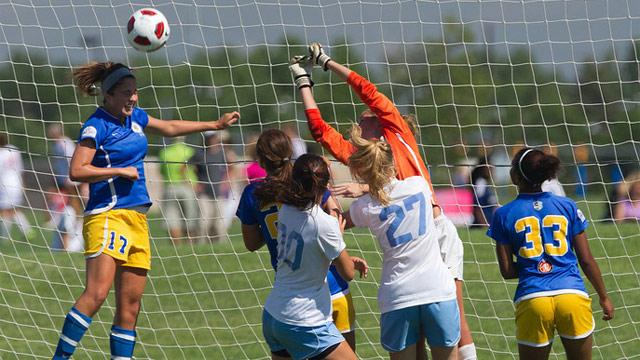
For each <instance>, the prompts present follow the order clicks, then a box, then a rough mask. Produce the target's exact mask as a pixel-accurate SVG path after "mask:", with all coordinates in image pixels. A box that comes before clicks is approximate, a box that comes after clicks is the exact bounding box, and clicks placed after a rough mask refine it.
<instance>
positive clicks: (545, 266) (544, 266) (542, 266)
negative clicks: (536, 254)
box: [538, 259, 553, 274]
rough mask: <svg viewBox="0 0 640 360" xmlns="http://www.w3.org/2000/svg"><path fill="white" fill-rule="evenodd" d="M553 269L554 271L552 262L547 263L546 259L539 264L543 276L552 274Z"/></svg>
mask: <svg viewBox="0 0 640 360" xmlns="http://www.w3.org/2000/svg"><path fill="white" fill-rule="evenodd" d="M552 269H553V265H551V263H550V262H547V261H546V260H544V259H542V260H540V262H539V263H538V271H539V272H541V273H543V274H546V273H548V272H551V270H552Z"/></svg>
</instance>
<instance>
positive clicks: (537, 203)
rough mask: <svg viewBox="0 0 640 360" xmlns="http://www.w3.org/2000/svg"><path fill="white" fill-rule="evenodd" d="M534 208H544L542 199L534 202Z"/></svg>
mask: <svg viewBox="0 0 640 360" xmlns="http://www.w3.org/2000/svg"><path fill="white" fill-rule="evenodd" d="M533 209H534V210H536V211H540V210H542V201H539V200H536V201H534V202H533Z"/></svg>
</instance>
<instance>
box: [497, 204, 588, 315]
mask: <svg viewBox="0 0 640 360" xmlns="http://www.w3.org/2000/svg"><path fill="white" fill-rule="evenodd" d="M587 225H588V223H587V220H586V218H585V217H584V214H583V213H582V211H580V210H579V209H578V207H577V206H576V203H575V202H573V200H571V199H568V198H566V197H561V196H556V195H553V194H551V193H548V192H541V193H535V194H520V195H518V197H516V198H515V200H513V201H511V202H510V203H508V204H506V205H505V206H503V207H501V208H499V209H498V210H497V211H496V213H495V215H494V217H493V221H492V223H491V226H490V227H489V230H488V231H487V235H488V236H489V237H491V238H493V239H494V240H495V241H496V242H498V243H501V244H505V245H511V247H512V248H513V254H514V255H515V256H516V266H517V269H518V278H519V282H518V288H517V289H516V294H515V298H514V301H515V302H516V303H517V302H520V301H522V300H526V299H531V298H534V297H540V296H554V295H558V294H566V293H578V294H582V295H585V296H588V295H587V293H586V290H585V287H584V282H583V280H582V278H581V277H580V270H579V269H578V261H577V258H576V255H575V253H574V251H573V238H574V237H575V236H576V235H578V234H580V233H581V232H583V231H584V230H585V229H586V228H587Z"/></svg>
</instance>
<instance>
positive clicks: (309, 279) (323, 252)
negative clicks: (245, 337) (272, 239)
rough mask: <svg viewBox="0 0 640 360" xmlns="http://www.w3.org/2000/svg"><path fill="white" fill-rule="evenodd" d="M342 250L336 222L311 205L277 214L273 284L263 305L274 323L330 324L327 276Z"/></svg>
mask: <svg viewBox="0 0 640 360" xmlns="http://www.w3.org/2000/svg"><path fill="white" fill-rule="evenodd" d="M344 248H345V243H344V240H343V239H342V233H341V231H340V226H339V225H338V220H337V219H336V218H334V217H333V216H330V215H328V214H326V213H325V212H324V211H322V209H321V208H320V207H319V206H318V205H315V206H314V207H312V208H311V209H309V210H305V211H301V210H298V209H296V208H295V207H292V206H289V205H283V206H282V208H281V209H280V211H279V212H278V264H277V270H276V280H275V284H274V285H273V289H272V290H271V293H270V294H269V296H268V297H267V301H266V302H265V304H264V308H265V310H266V311H268V312H269V314H271V316H273V317H274V318H275V319H276V320H278V321H280V322H283V323H286V324H290V325H296V326H320V325H324V324H326V323H329V322H331V321H332V319H331V294H330V293H329V285H328V284H327V272H328V271H329V265H330V264H331V261H333V259H335V258H336V257H338V255H340V253H341V252H342V250H344Z"/></svg>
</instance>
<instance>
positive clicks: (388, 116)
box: [309, 43, 411, 133]
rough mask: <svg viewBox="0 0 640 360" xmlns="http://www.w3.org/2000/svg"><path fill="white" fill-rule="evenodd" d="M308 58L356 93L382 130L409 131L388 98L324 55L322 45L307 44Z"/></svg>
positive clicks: (373, 86)
mask: <svg viewBox="0 0 640 360" xmlns="http://www.w3.org/2000/svg"><path fill="white" fill-rule="evenodd" d="M309 56H311V58H312V60H313V62H314V63H315V64H317V65H320V66H322V68H323V69H324V70H325V71H326V70H331V71H332V72H334V73H335V74H337V75H338V76H339V77H340V78H342V79H343V80H345V81H346V82H347V83H348V84H349V85H350V86H351V88H353V90H355V91H356V93H357V94H358V96H359V97H360V99H361V100H362V102H364V103H365V104H366V105H367V106H368V107H369V108H370V109H371V111H373V112H374V113H375V114H376V115H377V116H378V119H379V121H380V125H381V126H382V127H383V128H384V127H386V128H388V129H390V130H393V131H394V132H402V133H404V132H405V131H409V132H410V131H411V129H409V127H408V126H407V124H406V123H405V122H404V120H403V119H402V115H400V112H399V111H398V109H397V108H396V106H395V105H394V104H393V102H391V100H389V98H387V97H386V96H385V95H384V94H382V93H381V92H379V91H378V88H376V86H375V85H373V84H372V83H371V82H370V81H369V80H367V79H365V78H364V77H362V76H360V75H358V73H356V72H355V71H352V70H349V69H348V68H347V67H346V66H344V65H342V64H340V63H338V62H336V61H335V60H333V59H331V58H330V57H329V56H328V55H327V54H325V53H324V50H323V49H322V45H320V44H319V43H311V44H309Z"/></svg>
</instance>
